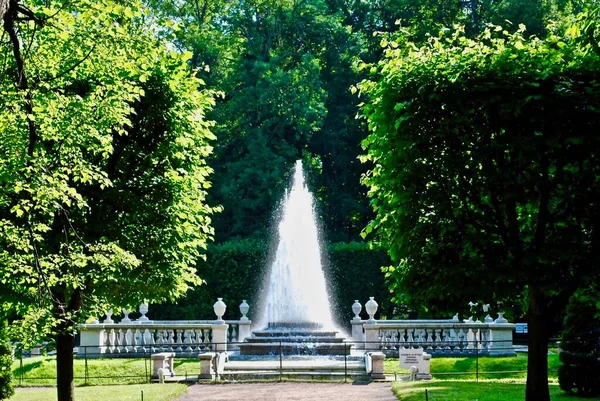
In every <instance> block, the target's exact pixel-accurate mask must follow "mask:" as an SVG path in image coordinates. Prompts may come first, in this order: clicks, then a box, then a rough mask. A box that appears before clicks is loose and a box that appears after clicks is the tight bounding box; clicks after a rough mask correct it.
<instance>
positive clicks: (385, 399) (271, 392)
mask: <svg viewBox="0 0 600 401" xmlns="http://www.w3.org/2000/svg"><path fill="white" fill-rule="evenodd" d="M200 400H202V401H232V400H236V401H237V400H241V401H317V400H319V401H320V400H327V401H329V400H340V401H372V400H376V401H398V399H397V398H396V397H395V396H394V394H393V393H392V385H391V383H370V384H352V383H295V382H284V383H228V384H196V385H194V386H190V387H189V388H188V394H186V395H184V396H183V397H181V398H178V399H177V400H176V401H200Z"/></svg>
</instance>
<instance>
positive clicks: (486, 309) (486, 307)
mask: <svg viewBox="0 0 600 401" xmlns="http://www.w3.org/2000/svg"><path fill="white" fill-rule="evenodd" d="M489 310H490V304H483V313H487V315H486V317H485V318H483V321H484V322H485V323H492V322H493V321H494V319H492V317H491V316H490V314H489V313H488V312H489Z"/></svg>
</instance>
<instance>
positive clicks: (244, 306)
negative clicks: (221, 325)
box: [223, 299, 250, 322]
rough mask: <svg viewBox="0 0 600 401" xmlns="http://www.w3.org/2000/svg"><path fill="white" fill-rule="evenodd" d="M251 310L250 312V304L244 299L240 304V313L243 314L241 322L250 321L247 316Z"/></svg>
mask: <svg viewBox="0 0 600 401" xmlns="http://www.w3.org/2000/svg"><path fill="white" fill-rule="evenodd" d="M249 310H250V305H248V302H246V300H245V299H244V300H243V301H242V303H241V304H240V313H241V314H242V318H241V319H240V320H241V321H242V322H246V321H248V318H247V317H246V314H247V313H248V311H249ZM223 313H224V312H223Z"/></svg>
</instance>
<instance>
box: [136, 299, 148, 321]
mask: <svg viewBox="0 0 600 401" xmlns="http://www.w3.org/2000/svg"><path fill="white" fill-rule="evenodd" d="M138 311H139V312H140V314H141V315H142V316H140V317H139V318H138V320H137V321H138V322H147V321H149V320H150V319H148V317H147V316H146V313H148V304H147V303H145V302H144V303H143V304H141V305H140V307H139V309H138Z"/></svg>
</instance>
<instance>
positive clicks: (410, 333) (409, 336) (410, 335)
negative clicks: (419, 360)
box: [406, 329, 415, 348]
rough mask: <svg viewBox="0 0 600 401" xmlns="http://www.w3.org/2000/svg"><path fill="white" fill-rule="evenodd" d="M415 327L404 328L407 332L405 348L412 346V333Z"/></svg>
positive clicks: (413, 343)
mask: <svg viewBox="0 0 600 401" xmlns="http://www.w3.org/2000/svg"><path fill="white" fill-rule="evenodd" d="M414 331H415V329H408V330H406V333H407V336H408V337H407V338H406V345H407V347H406V348H413V346H414V345H415V338H414V337H413V333H414Z"/></svg>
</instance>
